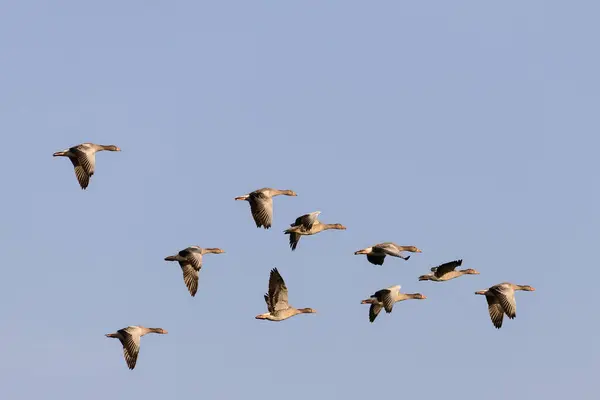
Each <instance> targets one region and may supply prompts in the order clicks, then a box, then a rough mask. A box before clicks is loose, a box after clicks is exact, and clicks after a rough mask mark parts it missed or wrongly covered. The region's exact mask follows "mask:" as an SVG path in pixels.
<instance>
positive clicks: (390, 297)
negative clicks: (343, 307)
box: [360, 285, 427, 323]
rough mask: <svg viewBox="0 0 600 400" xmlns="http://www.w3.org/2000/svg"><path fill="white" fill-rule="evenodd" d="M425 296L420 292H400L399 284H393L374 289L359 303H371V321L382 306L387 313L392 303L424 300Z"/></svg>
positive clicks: (389, 311) (373, 320)
mask: <svg viewBox="0 0 600 400" xmlns="http://www.w3.org/2000/svg"><path fill="white" fill-rule="evenodd" d="M426 298H427V297H425V296H424V295H422V294H421V293H400V285H395V286H390V287H388V288H386V289H381V290H378V291H376V292H375V293H374V294H372V295H371V297H369V298H368V299H365V300H363V301H361V302H360V304H370V305H371V307H369V321H371V323H373V322H375V318H377V316H378V315H379V312H380V311H381V309H382V308H383V309H384V310H385V312H386V313H388V314H389V313H391V312H392V309H393V308H394V303H397V302H399V301H404V300H410V299H417V300H425V299H426Z"/></svg>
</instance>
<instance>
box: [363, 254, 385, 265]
mask: <svg viewBox="0 0 600 400" xmlns="http://www.w3.org/2000/svg"><path fill="white" fill-rule="evenodd" d="M367 260H368V261H369V262H370V263H371V264H374V265H383V261H384V260H385V254H382V255H375V254H373V253H371V254H367Z"/></svg>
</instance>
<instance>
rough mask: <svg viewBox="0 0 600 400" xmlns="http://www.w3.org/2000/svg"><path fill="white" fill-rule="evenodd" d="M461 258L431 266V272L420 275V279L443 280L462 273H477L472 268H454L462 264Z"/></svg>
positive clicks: (477, 273) (477, 272)
mask: <svg viewBox="0 0 600 400" xmlns="http://www.w3.org/2000/svg"><path fill="white" fill-rule="evenodd" d="M462 261H463V260H455V261H450V262H447V263H444V264H441V265H438V266H437V267H433V268H431V273H429V274H427V275H421V276H420V277H419V280H420V281H434V282H445V281H449V280H451V279H454V278H458V277H459V276H463V275H479V271H476V270H474V269H472V268H469V269H461V270H458V271H457V270H456V267H459V266H461V265H462Z"/></svg>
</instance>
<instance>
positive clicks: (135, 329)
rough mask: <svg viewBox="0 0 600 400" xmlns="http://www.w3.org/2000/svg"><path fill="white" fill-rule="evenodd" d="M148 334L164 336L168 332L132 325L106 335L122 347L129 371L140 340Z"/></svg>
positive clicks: (135, 360)
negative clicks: (117, 340)
mask: <svg viewBox="0 0 600 400" xmlns="http://www.w3.org/2000/svg"><path fill="white" fill-rule="evenodd" d="M148 333H159V334H161V335H165V334H167V333H168V332H167V331H166V330H164V329H162V328H146V327H143V326H141V325H132V326H128V327H127V328H123V329H119V330H118V331H116V332H115V333H107V334H106V335H105V336H106V337H109V338H115V339H119V341H120V342H121V344H122V345H123V355H124V356H125V362H126V363H127V367H129V369H134V368H135V364H136V362H137V358H138V354H139V352H140V339H141V337H142V336H144V335H146V334H148Z"/></svg>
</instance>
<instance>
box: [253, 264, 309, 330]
mask: <svg viewBox="0 0 600 400" xmlns="http://www.w3.org/2000/svg"><path fill="white" fill-rule="evenodd" d="M264 298H265V302H266V303H267V310H268V312H266V313H264V314H259V315H257V316H256V319H266V320H269V321H283V320H284V319H288V318H290V317H293V316H294V315H298V314H313V313H316V312H317V311H316V310H314V309H312V308H294V307H292V306H291V305H290V304H289V303H288V289H287V286H286V285H285V282H284V280H283V278H282V277H281V275H280V274H279V271H278V270H277V268H273V269H272V270H271V273H270V275H269V292H268V293H265V295H264Z"/></svg>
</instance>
